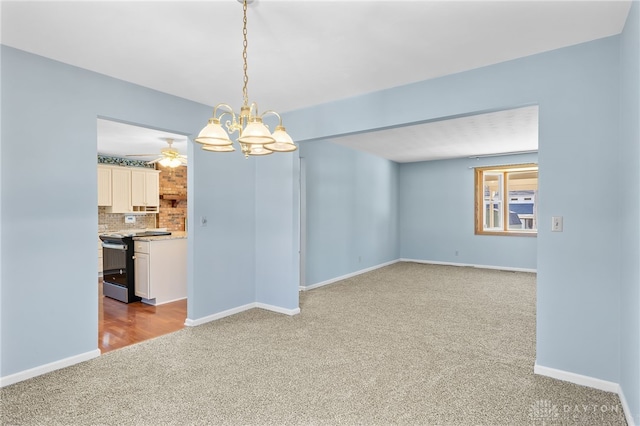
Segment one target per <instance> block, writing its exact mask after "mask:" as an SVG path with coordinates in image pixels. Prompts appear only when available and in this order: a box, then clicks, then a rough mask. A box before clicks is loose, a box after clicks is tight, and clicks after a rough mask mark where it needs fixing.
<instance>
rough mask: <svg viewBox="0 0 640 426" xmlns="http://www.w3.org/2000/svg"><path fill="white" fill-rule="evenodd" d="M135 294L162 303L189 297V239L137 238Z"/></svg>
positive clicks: (148, 300) (145, 300) (135, 241)
mask: <svg viewBox="0 0 640 426" xmlns="http://www.w3.org/2000/svg"><path fill="white" fill-rule="evenodd" d="M134 252H135V253H134V256H135V259H134V270H135V290H136V291H135V294H136V296H139V297H141V298H142V302H144V303H147V304H150V305H160V304H163V303H168V302H173V301H175V300H180V299H185V298H186V297H187V239H186V238H178V239H175V238H174V239H167V238H162V237H160V238H158V239H154V238H145V240H144V241H139V240H134Z"/></svg>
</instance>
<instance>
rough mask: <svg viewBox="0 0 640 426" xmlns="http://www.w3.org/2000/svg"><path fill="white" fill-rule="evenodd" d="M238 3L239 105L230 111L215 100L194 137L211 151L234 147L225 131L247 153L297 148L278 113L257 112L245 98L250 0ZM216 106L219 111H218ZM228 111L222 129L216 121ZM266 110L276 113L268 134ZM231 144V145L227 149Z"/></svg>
mask: <svg viewBox="0 0 640 426" xmlns="http://www.w3.org/2000/svg"><path fill="white" fill-rule="evenodd" d="M238 2H239V3H242V12H243V13H242V37H243V43H242V46H243V49H242V63H243V72H244V84H243V86H242V100H243V102H242V106H241V107H240V113H239V114H238V113H236V112H234V111H233V108H231V107H230V106H229V105H228V104H218V105H216V106H215V107H214V108H213V116H212V117H211V118H210V119H209V122H208V123H207V125H206V126H205V127H204V128H203V129H202V130H201V131H200V133H199V134H198V137H196V138H195V139H194V140H195V141H196V142H198V143H200V144H202V145H203V146H202V149H204V150H205V151H212V152H231V151H234V149H233V147H232V145H233V142H232V141H231V139H230V138H229V135H230V134H232V133H234V132H238V136H239V137H238V143H239V144H240V148H241V150H242V152H243V153H244V155H245V158H248V157H249V156H260V155H269V154H272V153H273V152H291V151H295V150H296V149H298V148H297V147H296V145H295V144H294V143H293V140H292V139H291V137H290V136H289V135H288V134H287V133H286V131H285V130H284V127H283V126H282V117H280V114H278V113H277V112H275V111H267V112H265V113H264V114H262V115H260V114H258V104H256V103H255V102H251V103H250V102H249V95H248V91H247V83H248V81H249V76H248V74H247V44H248V43H247V4H249V3H252V2H253V0H238ZM218 110H221V111H222V113H221V114H220V115H218ZM225 114H229V115H230V116H231V119H230V120H229V121H226V122H225V127H226V131H225V129H224V128H223V127H222V126H221V125H220V118H221V117H222V116H223V115H225ZM267 114H273V115H275V116H277V117H278V119H279V125H278V127H276V131H275V132H274V134H273V135H272V134H271V132H270V131H269V129H268V128H267V126H266V125H265V124H264V123H263V122H262V117H263V116H265V115H267ZM228 147H231V148H232V149H229V148H228Z"/></svg>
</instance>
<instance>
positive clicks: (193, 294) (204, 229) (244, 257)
mask: <svg viewBox="0 0 640 426" xmlns="http://www.w3.org/2000/svg"><path fill="white" fill-rule="evenodd" d="M208 112H209V114H210V113H211V111H210V110H209V111H208ZM206 122H207V121H206V119H205V120H204V121H202V122H201V123H199V126H200V127H202V125H203V124H202V123H206ZM199 130H200V129H198V130H197V131H196V134H197V132H198V131H199ZM192 152H193V153H194V155H192V156H191V158H190V159H189V161H190V163H191V165H190V167H189V169H191V168H193V169H194V171H195V173H194V177H193V180H192V181H190V182H189V183H188V185H187V192H188V198H187V202H188V224H189V225H188V227H189V231H188V232H189V239H190V240H191V244H192V247H191V250H190V253H191V257H192V261H193V263H194V267H193V274H192V275H190V276H189V277H188V279H187V284H188V285H187V288H188V290H187V295H188V304H187V318H188V320H191V321H199V320H205V321H206V319H207V318H211V316H212V315H215V314H219V313H221V312H225V311H229V310H232V309H234V308H238V307H240V306H244V305H247V304H250V303H253V302H255V283H254V268H255V262H256V259H255V252H254V244H255V238H256V229H255V213H256V211H255V179H256V170H255V162H254V161H251V160H255V159H249V160H246V159H245V158H244V156H243V155H241V154H239V153H238V152H232V153H212V152H206V151H203V150H201V149H200V147H199V146H196V147H194V148H193V149H192ZM196 153H197V154H196ZM190 154H191V153H190ZM194 157H195V158H194ZM192 159H193V161H192ZM187 172H189V171H187ZM192 187H193V188H192ZM191 190H193V192H191Z"/></svg>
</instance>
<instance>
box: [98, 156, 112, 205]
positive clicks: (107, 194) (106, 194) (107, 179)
mask: <svg viewBox="0 0 640 426" xmlns="http://www.w3.org/2000/svg"><path fill="white" fill-rule="evenodd" d="M111 192H112V191H111V167H105V166H101V165H98V206H110V205H111Z"/></svg>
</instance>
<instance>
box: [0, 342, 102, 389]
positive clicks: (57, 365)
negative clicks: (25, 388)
mask: <svg viewBox="0 0 640 426" xmlns="http://www.w3.org/2000/svg"><path fill="white" fill-rule="evenodd" d="M99 356H100V349H95V350H93V351H89V352H85V353H83V354H80V355H74V356H71V357H69V358H64V359H61V360H59V361H54V362H51V363H49V364H44V365H40V366H38V367H34V368H30V369H28V370H24V371H20V372H19V373H15V374H11V375H9V376H5V377H0V387H4V386H9V385H12V384H14V383H18V382H21V381H23V380H27V379H31V378H33V377H36V376H41V375H43V374H46V373H50V372H52V371H55V370H60V369H61V368H65V367H70V366H72V365H74V364H79V363H81V362H84V361H88V360H90V359H93V358H96V357H99Z"/></svg>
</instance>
